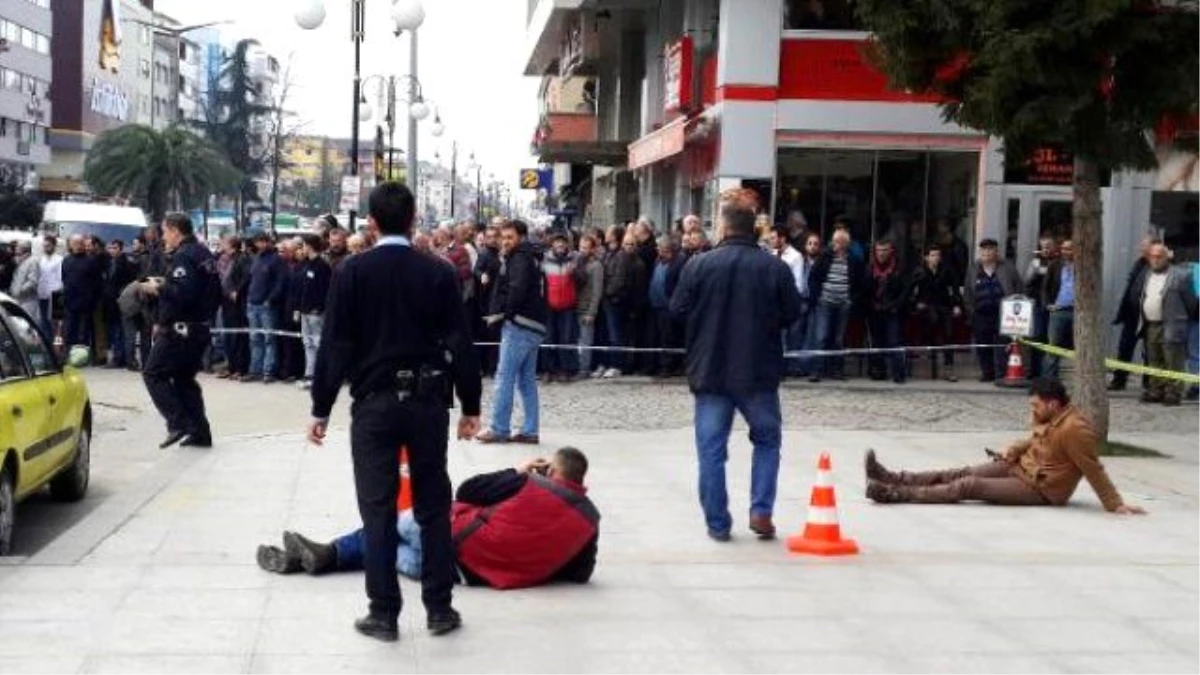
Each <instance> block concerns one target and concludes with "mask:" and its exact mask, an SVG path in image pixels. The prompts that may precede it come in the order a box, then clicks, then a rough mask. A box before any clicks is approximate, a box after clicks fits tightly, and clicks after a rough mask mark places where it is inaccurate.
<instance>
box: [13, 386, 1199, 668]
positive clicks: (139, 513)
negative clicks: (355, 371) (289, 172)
mask: <svg viewBox="0 0 1200 675" xmlns="http://www.w3.org/2000/svg"><path fill="white" fill-rule="evenodd" d="M89 378H90V379H91V380H92V389H93V395H94V396H95V397H96V400H97V401H98V402H103V403H105V405H106V406H107V407H106V408H105V409H106V411H107V412H104V413H102V414H98V418H100V417H101V416H102V415H104V416H106V417H107V419H106V421H104V422H103V423H104V424H107V425H109V426H108V427H107V428H108V432H107V433H106V434H105V435H104V436H99V435H98V438H97V444H96V452H95V455H96V457H95V463H96V476H95V478H96V480H97V481H99V482H100V483H101V484H104V483H106V482H109V481H118V482H119V483H120V485H121V489H120V490H119V491H118V492H117V494H115V495H114V496H112V497H109V498H108V499H106V500H104V501H103V502H102V503H100V504H99V505H98V506H97V507H96V508H95V509H93V510H92V511H90V512H89V513H88V514H87V515H86V516H84V517H83V518H82V519H80V520H79V521H78V522H77V523H76V524H74V526H73V527H71V528H70V529H69V530H67V531H66V532H65V533H63V534H62V535H61V536H59V537H58V538H56V539H55V540H54V541H52V542H51V543H50V544H49V545H47V546H45V547H43V548H41V549H40V550H38V551H37V552H35V553H33V554H32V555H30V556H29V557H28V558H25V559H19V560H15V561H12V564H5V565H0V672H150V671H153V672H254V673H259V672H263V673H266V672H349V673H358V672H363V673H372V672H396V673H439V672H463V671H468V672H470V671H487V672H743V671H748V672H1008V671H1014V672H1018V671H1019V672H1030V671H1034V672H1196V671H1197V670H1198V669H1200V647H1198V639H1197V635H1198V633H1200V597H1198V596H1200V575H1198V572H1200V569H1198V563H1200V561H1198V553H1197V552H1198V550H1200V527H1198V526H1200V510H1198V504H1197V495H1198V492H1200V491H1198V489H1197V487H1198V486H1197V481H1196V463H1197V459H1196V457H1197V455H1198V454H1200V449H1198V448H1197V445H1198V437H1197V433H1196V408H1195V407H1191V408H1190V409H1186V408H1185V409H1181V410H1180V411H1165V412H1164V411H1162V409H1161V408H1160V409H1156V410H1152V411H1150V412H1144V411H1142V410H1141V409H1140V408H1139V407H1138V406H1137V405H1136V404H1134V403H1132V402H1130V403H1122V402H1118V404H1117V405H1118V407H1119V408H1120V407H1122V406H1127V407H1128V413H1129V417H1127V418H1122V419H1123V420H1124V419H1130V420H1134V421H1132V422H1130V423H1129V425H1128V426H1126V427H1120V431H1121V433H1122V434H1124V435H1125V437H1127V438H1128V439H1129V440H1133V441H1136V442H1145V443H1154V444H1157V446H1158V447H1166V448H1169V450H1170V452H1171V453H1172V454H1173V455H1174V456H1173V457H1171V458H1168V459H1141V458H1113V459H1109V460H1107V461H1106V464H1107V465H1108V467H1109V470H1110V472H1111V474H1112V475H1113V478H1114V480H1115V481H1116V483H1117V485H1118V487H1119V488H1121V490H1122V491H1123V493H1124V495H1125V497H1126V499H1127V500H1129V501H1131V502H1135V503H1141V504H1143V505H1145V506H1147V508H1148V509H1149V510H1150V511H1151V515H1149V516H1148V517H1144V518H1132V517H1117V516H1112V515H1109V514H1106V513H1104V512H1103V511H1102V510H1101V509H1100V506H1099V503H1098V501H1097V500H1096V498H1095V496H1094V495H1093V494H1092V493H1091V491H1090V489H1089V488H1088V487H1087V486H1086V485H1083V486H1081V487H1080V490H1079V492H1078V493H1077V495H1076V499H1075V502H1074V503H1073V505H1072V506H1069V507H1067V508H1061V509H1052V508H1044V509H1007V508H998V507H984V506H972V505H963V506H878V505H873V504H870V503H869V502H867V500H866V499H865V498H864V497H863V494H862V492H863V487H864V480H863V477H862V475H861V464H860V462H861V453H862V451H863V449H864V448H866V447H874V448H875V449H876V450H877V451H878V452H879V453H880V456H881V458H882V459H883V460H884V461H885V462H886V463H888V464H889V465H891V464H895V465H897V466H905V467H911V468H923V467H933V466H941V465H948V464H958V463H964V462H975V461H979V460H981V459H982V458H983V455H982V453H981V451H980V449H981V448H982V447H984V446H987V445H990V446H992V447H996V446H999V445H1001V444H1003V443H1004V442H1005V441H1006V440H1008V439H1011V438H1013V437H1015V436H1017V435H1020V433H1021V426H1022V423H1023V420H1024V418H1025V415H1026V413H1025V401H1024V399H1023V397H1020V396H1012V395H1002V394H992V393H987V394H984V393H982V392H981V393H979V394H977V395H973V394H967V395H964V394H962V393H960V392H954V393H949V394H939V393H937V392H933V393H929V394H917V393H912V394H906V395H905V396H904V397H903V399H904V400H901V401H899V402H893V401H894V399H896V398H898V397H896V396H895V395H894V394H890V395H884V394H882V393H880V394H874V393H872V392H862V391H850V390H844V389H843V390H839V391H835V392H834V393H830V392H827V391H821V392H816V391H809V389H808V388H807V387H803V388H799V389H798V390H795V391H792V390H789V391H788V392H787V393H785V399H786V400H788V401H789V403H788V404H787V405H788V406H789V407H788V409H789V410H797V411H799V415H798V416H796V415H790V416H789V424H788V431H787V432H786V433H785V451H784V458H783V465H782V469H781V479H780V500H779V504H778V508H777V516H776V520H777V523H778V525H779V526H780V529H781V531H782V532H783V533H785V534H789V533H792V532H795V531H797V530H799V529H800V527H801V526H802V523H803V520H804V513H805V507H806V504H807V502H808V497H809V491H810V488H811V485H812V481H813V478H814V469H815V464H816V457H817V454H818V453H819V452H821V451H829V452H831V453H832V455H833V458H834V469H835V475H836V480H837V487H838V497H839V506H840V511H841V517H842V526H843V529H844V531H845V532H846V533H847V535H849V536H852V537H855V538H856V539H857V540H858V541H859V544H860V545H861V547H862V549H863V553H862V554H861V555H859V556H857V557H853V558H845V559H836V560H825V559H816V558H808V557H796V556H792V555H790V554H788V553H787V552H786V550H785V547H784V545H783V543H782V542H773V543H763V542H758V541H755V540H753V539H751V538H750V536H749V534H748V533H747V532H746V530H745V522H744V515H743V514H744V513H745V511H746V506H747V492H748V480H749V463H748V462H749V443H748V441H747V439H746V438H745V433H744V431H738V432H735V438H734V439H733V441H732V443H731V448H730V451H731V452H730V465H729V481H730V493H731V508H732V510H733V512H734V513H735V520H736V521H737V525H736V527H735V539H734V541H733V542H732V543H731V544H726V545H720V544H716V543H714V542H711V541H709V540H708V539H707V538H706V537H705V536H704V528H703V521H702V519H701V517H700V513H699V508H698V506H697V504H696V497H695V461H694V452H693V449H692V438H691V433H690V431H689V430H688V429H687V428H686V425H687V424H688V423H689V422H690V412H689V411H688V403H689V401H688V400H687V396H686V392H682V393H681V392H680V391H679V388H678V387H675V388H672V387H671V386H669V385H667V386H662V385H657V384H648V383H646V384H642V383H588V384H581V385H576V386H573V387H546V388H544V391H545V393H546V396H545V402H546V404H547V405H548V406H553V407H551V408H550V409H549V410H548V411H547V414H546V416H545V419H546V420H547V428H546V429H545V430H544V431H543V439H544V441H545V443H544V445H543V449H544V450H545V451H547V452H548V451H549V450H550V449H552V448H554V447H556V446H558V445H563V444H567V443H570V444H574V445H577V446H579V447H581V448H582V449H584V450H585V452H587V453H588V454H589V457H590V458H591V460H592V470H591V472H590V474H589V478H588V482H589V485H590V487H591V494H592V496H593V499H594V500H595V502H596V504H597V506H598V507H599V509H600V511H601V512H602V514H603V520H602V525H601V529H602V534H601V538H600V560H599V565H598V568H597V572H596V576H595V578H594V580H593V583H591V584H588V585H586V586H554V587H547V588H540V589H531V590H524V591H509V592H497V591H491V590H486V589H474V588H471V589H460V590H459V591H458V592H457V594H456V604H457V606H458V607H459V608H460V610H461V611H462V612H463V614H464V617H465V620H466V626H465V628H464V629H463V630H462V631H460V632H458V633H456V634H453V635H450V636H446V637H442V638H432V637H429V636H428V635H427V633H426V632H425V630H424V625H423V618H424V616H423V612H422V611H421V609H420V607H419V602H418V600H417V598H418V597H419V592H418V588H417V587H416V586H415V585H414V584H412V583H409V582H408V581H403V582H402V586H403V589H404V592H405V594H406V598H407V599H408V600H409V602H410V604H409V605H408V606H407V607H406V609H405V612H404V615H403V619H402V638H401V642H400V643H399V644H395V645H383V644H379V643H375V642H373V641H370V640H366V639H364V638H361V637H359V636H357V635H356V634H355V633H354V632H353V630H352V628H351V626H350V623H351V621H352V620H353V619H354V618H355V617H356V616H357V615H359V614H360V613H362V611H363V610H364V609H365V599H364V596H363V590H362V583H363V582H362V577H361V575H358V574H341V575H333V576H328V577H322V578H309V577H304V576H290V577H280V576H274V575H269V574H266V573H264V572H262V571H261V570H259V569H258V568H257V567H256V566H255V565H254V547H255V546H256V545H257V544H259V543H264V542H270V541H274V540H276V539H278V537H279V534H280V532H281V531H282V530H283V529H285V528H287V529H297V530H300V531H302V532H304V533H306V534H309V535H311V536H313V537H315V538H318V539H324V538H328V537H332V536H334V535H336V534H339V533H341V532H342V531H344V530H347V529H349V528H352V527H354V524H355V523H356V521H357V512H356V509H355V504H354V496H353V489H352V484H351V477H350V466H349V456H348V443H347V441H346V422H347V419H346V417H345V411H344V408H343V409H342V410H340V411H339V413H338V417H336V418H335V427H334V428H333V429H332V430H331V442H330V443H329V445H328V446H327V447H325V448H323V449H317V448H313V447H310V446H307V445H306V444H305V443H304V441H303V439H302V437H301V435H300V434H299V433H298V429H299V425H300V424H301V423H302V422H303V421H304V419H305V410H304V408H303V401H304V398H305V397H304V395H303V394H302V393H300V392H293V391H292V390H285V389H283V388H281V387H276V388H274V389H269V390H264V389H260V388H255V389H247V388H246V386H238V385H232V384H227V383H219V382H214V381H206V382H205V385H206V387H207V388H208V391H209V400H210V407H211V408H212V409H213V418H214V423H215V426H216V428H217V430H218V432H219V436H220V437H219V439H218V442H217V446H216V447H215V448H214V449H213V450H211V451H186V450H179V449H177V450H173V451H170V452H165V453H164V452H160V451H158V450H156V449H154V448H153V442H154V441H156V440H157V438H158V436H159V434H161V433H162V432H161V429H160V428H159V423H158V422H157V421H156V420H155V419H154V417H153V414H152V413H151V412H147V407H146V400H145V395H144V392H142V391H141V390H140V387H139V386H138V385H139V384H140V383H139V382H138V380H136V379H134V378H128V377H124V376H123V375H121V374H110V373H100V372H97V373H91V374H89ZM266 391H270V392H271V393H270V395H265V392H266ZM260 392H262V393H260ZM972 396H974V398H971V397H972ZM921 397H926V398H927V399H928V400H927V401H926V400H925V399H923V398H921ZM830 398H837V399H839V403H837V404H835V403H830V402H828V401H827V399H830ZM962 399H966V400H969V402H961V401H960V403H961V407H959V406H958V405H957V404H956V403H955V401H956V400H962ZM923 401H924V402H923ZM947 401H949V402H950V403H949V404H950V405H952V406H954V407H953V408H952V410H953V414H951V415H950V416H948V417H945V418H944V419H943V420H941V421H940V422H931V421H930V420H929V418H928V417H926V416H925V415H934V414H936V413H933V412H928V413H922V412H919V411H917V408H918V407H919V406H922V405H925V406H929V407H931V408H938V407H941V408H942V409H943V411H944V412H949V410H947V409H946V407H945V406H946V405H947ZM566 406H570V408H569V409H567V408H566ZM654 408H666V409H668V410H669V411H670V412H668V413H662V414H661V417H659V418H657V419H659V420H660V422H659V423H658V424H653V423H648V419H649V418H646V417H642V418H638V417H636V416H637V415H639V414H645V415H651V414H655V413H649V412H646V411H647V410H651V409H654ZM833 408H837V409H839V410H846V409H850V410H852V411H854V414H857V415H858V416H859V418H860V419H862V420H868V421H870V420H871V419H872V418H871V416H872V415H874V414H875V411H876V409H878V410H880V412H879V414H880V415H884V416H890V417H889V419H890V420H891V422H890V424H891V426H887V425H882V424H881V425H878V426H874V425H870V424H863V423H857V426H858V427H859V428H857V429H843V428H839V426H840V425H841V423H842V422H841V420H842V419H845V418H840V417H837V415H839V414H842V413H839V412H838V411H837V410H833ZM1135 413H1136V414H1135ZM1121 414H1126V413H1121ZM1143 414H1145V415H1150V417H1147V418H1145V419H1144V420H1143V421H1142V422H1137V421H1136V420H1137V419H1138V418H1139V415H1143ZM989 415H990V416H994V417H997V418H1000V419H1004V420H1008V422H1007V426H1002V425H1001V423H999V422H994V421H988V420H989V419H990V418H989V417H988V416H989ZM797 417H799V419H797ZM617 418H620V419H621V420H623V422H622V421H618V419H617ZM1114 419H1117V417H1116V416H1114ZM552 420H553V421H552ZM565 420H570V423H564V421H565ZM810 420H811V421H810ZM831 420H832V421H833V422H836V423H831ZM906 420H907V421H906ZM1189 420H1190V426H1188V425H1187V423H1188V422H1189ZM629 421H638V422H641V424H639V425H636V426H634V425H627V424H626V423H627V422H629ZM681 421H682V422H681ZM846 423H847V424H849V423H851V422H849V421H847V422H846ZM937 424H941V425H943V426H941V427H935V426H934V425H937ZM954 424H958V425H959V426H958V427H954V426H953V425H954ZM1138 424H1141V425H1142V426H1137V425H1138ZM1114 428H1118V427H1117V426H1116V425H1114ZM939 429H942V430H941V431H939ZM528 452H529V450H528V449H527V448H517V447H495V446H480V445H476V444H473V443H453V444H452V446H451V452H450V468H451V474H452V477H453V478H454V479H455V481H456V482H457V481H461V480H462V479H464V478H466V477H467V476H469V475H471V474H473V473H475V472H478V471H486V470H491V469H495V468H499V467H503V466H507V465H511V464H514V463H515V462H517V461H518V460H520V459H522V458H523V457H524V455H525V454H526V453H528ZM110 456H111V457H114V458H123V459H122V463H121V464H120V469H119V470H117V469H111V468H108V467H107V466H106V463H105V462H106V459H107V458H108V457H110ZM136 466H141V467H143V470H141V471H140V472H139V471H136V470H134V468H133V467H136Z"/></svg>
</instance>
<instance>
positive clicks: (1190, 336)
mask: <svg viewBox="0 0 1200 675" xmlns="http://www.w3.org/2000/svg"><path fill="white" fill-rule="evenodd" d="M1187 371H1188V372H1189V373H1191V374H1193V375H1196V374H1198V373H1200V323H1197V322H1195V321H1193V322H1191V323H1189V324H1188V332H1187ZM1196 388H1197V386H1196V385H1194V384H1193V385H1192V386H1190V387H1188V391H1196Z"/></svg>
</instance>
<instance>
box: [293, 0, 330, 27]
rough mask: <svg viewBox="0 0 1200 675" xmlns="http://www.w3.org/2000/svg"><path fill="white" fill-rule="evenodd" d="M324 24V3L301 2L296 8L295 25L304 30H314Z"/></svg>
mask: <svg viewBox="0 0 1200 675" xmlns="http://www.w3.org/2000/svg"><path fill="white" fill-rule="evenodd" d="M324 22H325V3H324V2H322V1H321V0H302V2H301V4H300V6H299V7H297V8H296V24H297V25H299V26H300V27H301V28H303V29H304V30H315V29H317V28H319V27H320V26H321V24H322V23H324Z"/></svg>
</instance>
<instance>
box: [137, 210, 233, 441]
mask: <svg viewBox="0 0 1200 675" xmlns="http://www.w3.org/2000/svg"><path fill="white" fill-rule="evenodd" d="M162 234H163V241H164V242H165V243H166V248H167V249H168V250H169V251H171V254H170V262H169V263H168V264H167V265H166V267H165V269H166V276H164V277H151V278H149V279H148V280H146V281H143V282H142V285H143V288H144V289H145V291H146V293H147V294H149V295H151V296H154V297H156V298H157V299H158V302H157V305H156V308H155V312H154V315H153V316H154V328H153V342H152V345H151V347H150V356H149V358H147V359H146V367H145V368H144V370H143V373H142V378H143V379H144V380H145V382H146V390H147V391H149V392H150V399H151V400H152V401H154V406H155V407H156V408H158V412H159V413H160V414H161V415H162V416H163V418H165V419H166V421H167V439H166V440H165V441H163V442H162V444H161V445H160V446H159V447H162V448H168V447H170V446H172V445H174V444H176V443H180V444H181V445H184V446H189V447H199V448H210V447H212V430H211V429H210V428H209V424H208V417H207V416H206V415H205V413H204V395H203V392H201V391H200V385H199V384H198V383H197V382H196V373H198V372H200V367H201V362H202V361H203V357H204V350H205V348H206V347H207V346H208V344H209V341H210V334H209V328H208V323H207V322H208V320H209V318H210V317H211V316H212V312H213V311H215V310H214V309H213V305H214V303H219V302H220V299H221V281H220V277H219V276H218V275H217V265H216V260H215V259H214V258H213V255H212V253H211V252H210V251H209V250H208V249H207V248H205V247H204V246H202V245H201V244H200V242H198V241H196V237H195V235H194V233H193V230H192V221H191V220H190V219H189V218H188V217H187V216H186V215H184V214H182V213H171V214H168V215H167V217H166V218H165V219H164V220H163V230H162ZM181 441H182V443H181Z"/></svg>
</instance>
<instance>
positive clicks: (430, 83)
mask: <svg viewBox="0 0 1200 675" xmlns="http://www.w3.org/2000/svg"><path fill="white" fill-rule="evenodd" d="M300 4H301V2H298V0H270V1H267V0H156V2H155V8H156V9H157V10H159V11H160V12H163V13H164V14H167V15H168V16H171V17H172V18H174V19H176V20H178V21H180V22H181V23H183V24H185V25H190V24H195V23H203V22H207V21H219V20H224V19H233V20H234V23H233V24H231V25H228V26H223V27H222V31H227V32H228V33H230V34H232V35H233V36H234V37H235V38H240V37H255V38H257V39H258V40H259V41H260V42H261V43H262V44H263V46H264V47H265V48H266V49H267V50H269V51H270V52H271V53H273V54H275V55H276V56H277V57H278V58H279V60H280V62H281V63H285V64H286V63H287V60H288V56H289V55H294V56H293V60H292V71H293V81H294V87H293V92H294V93H293V97H294V98H293V99H292V100H291V101H289V103H288V107H289V108H291V109H293V110H296V111H297V112H298V113H299V114H300V116H301V118H302V119H303V120H305V121H306V122H307V128H306V129H305V132H306V133H314V134H322V135H330V136H341V137H345V138H349V137H350V106H351V97H350V91H351V81H352V79H353V72H354V46H353V43H351V41H350V2H349V0H326V1H325V10H326V17H325V23H324V24H323V25H322V26H321V27H320V28H318V29H317V30H314V31H305V30H301V29H300V28H299V27H298V26H297V25H296V22H295V20H294V19H293V14H294V11H295V9H296V8H297V7H298V6H299V5H300ZM424 6H425V23H424V24H423V25H422V26H421V29H420V39H419V45H418V46H419V49H420V60H419V66H420V70H419V76H420V80H421V84H422V86H423V89H424V94H425V97H426V99H427V100H431V101H433V102H435V103H436V104H437V107H438V110H439V111H440V113H441V116H442V122H443V123H444V124H445V126H446V130H445V133H444V134H443V135H442V137H441V138H434V137H433V136H432V135H431V134H430V133H429V127H430V121H431V120H432V115H431V116H430V117H429V118H427V119H426V121H425V122H422V123H421V124H420V126H419V128H420V130H421V134H420V137H419V140H418V155H419V157H420V159H421V160H423V161H432V159H433V153H434V151H435V150H439V151H440V152H441V162H442V164H443V165H444V166H446V167H449V166H450V144H451V141H455V140H456V141H458V148H459V155H458V159H459V161H458V167H459V171H460V175H462V173H463V172H464V167H465V166H466V164H467V161H466V160H467V157H468V155H469V154H470V153H471V152H472V151H474V152H475V155H476V157H478V158H479V160H480V162H481V164H482V165H483V171H484V175H483V179H484V181H485V182H486V181H487V174H488V172H492V173H495V174H496V178H497V179H498V180H503V181H504V182H505V183H507V184H508V185H509V186H510V188H512V189H513V190H514V193H513V194H514V196H516V195H517V194H522V193H519V192H516V186H517V172H518V170H519V169H520V168H522V167H531V166H534V165H535V160H534V159H533V158H532V157H531V156H530V154H529V141H530V139H531V138H532V136H533V132H534V127H535V126H536V124H537V91H538V84H539V83H538V79H537V78H532V77H524V76H522V75H521V73H522V71H523V67H522V66H523V64H522V63H521V51H522V45H523V44H524V41H525V13H526V8H527V3H526V0H424ZM366 13H367V33H366V41H365V42H364V43H363V52H362V63H363V68H362V72H363V76H364V77H366V76H368V75H375V74H379V75H385V76H386V75H392V74H395V75H405V74H407V73H408V72H409V64H408V53H409V44H408V36H407V35H404V36H402V37H400V38H396V37H394V36H393V35H392V32H391V30H390V29H389V27H390V26H391V25H392V23H391V2H389V0H367V8H366ZM371 86H372V87H375V86H377V85H375V84H372V85H371ZM375 98H376V94H375V92H374V90H369V91H368V94H367V99H368V100H369V101H370V102H371V105H372V107H375ZM293 101H294V102H293ZM374 123H375V122H374V120H372V121H371V122H370V123H368V124H367V125H364V126H363V131H362V132H361V133H362V138H363V139H364V140H365V141H368V140H370V139H372V138H373V136H374ZM402 124H403V122H400V123H399V124H398V125H397V127H396V144H397V145H398V146H402V147H403V146H404V145H405V144H406V143H405V139H406V138H407V135H406V134H407V132H406V130H405V128H404V127H403V126H402ZM472 178H473V176H472Z"/></svg>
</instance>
